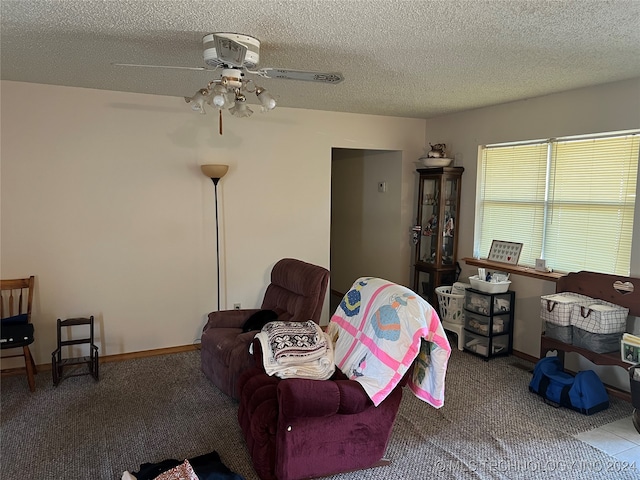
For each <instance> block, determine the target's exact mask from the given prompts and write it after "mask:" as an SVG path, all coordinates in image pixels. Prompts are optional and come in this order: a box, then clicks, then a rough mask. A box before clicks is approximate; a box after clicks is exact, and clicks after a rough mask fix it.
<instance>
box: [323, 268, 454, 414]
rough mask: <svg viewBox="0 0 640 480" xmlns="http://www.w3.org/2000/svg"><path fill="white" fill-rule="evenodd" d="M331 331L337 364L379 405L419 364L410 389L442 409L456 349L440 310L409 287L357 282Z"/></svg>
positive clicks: (333, 320) (376, 280) (370, 280)
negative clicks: (451, 361)
mask: <svg viewBox="0 0 640 480" xmlns="http://www.w3.org/2000/svg"><path fill="white" fill-rule="evenodd" d="M327 333H328V334H329V336H330V337H331V338H332V339H333V340H334V341H335V347H334V349H335V363H336V366H337V367H338V368H340V370H342V372H343V373H344V374H345V375H347V376H348V377H349V378H350V379H352V380H355V381H357V382H359V383H360V384H361V385H362V387H363V388H364V390H365V391H366V392H367V394H368V395H369V397H370V398H371V400H372V401H373V403H374V404H375V405H376V406H377V405H379V404H380V402H382V401H383V400H384V399H385V398H386V397H387V395H389V393H391V391H392V390H393V389H394V388H395V387H396V386H397V385H398V383H399V382H400V380H401V379H402V377H403V376H404V375H405V373H406V372H407V371H408V370H409V368H410V367H411V366H412V365H413V371H412V374H411V377H410V378H409V379H408V383H407V385H408V387H409V388H410V389H411V391H412V392H413V393H414V394H415V395H416V397H418V398H419V399H421V400H424V401H425V402H427V403H429V404H430V405H432V406H434V407H436V408H440V407H442V405H443V404H444V384H445V376H446V372H447V363H448V361H449V356H450V355H451V347H450V345H449V341H448V340H447V336H446V335H445V332H444V329H443V328H442V324H441V323H440V318H439V317H438V314H437V312H436V311H435V309H434V308H433V307H432V306H431V305H430V304H429V303H428V302H427V301H426V300H424V299H423V298H422V297H420V295H418V294H416V293H415V292H413V291H412V290H410V289H408V288H407V287H403V286H401V285H397V284H395V283H392V282H389V281H387V280H383V279H381V278H374V277H362V278H359V279H358V280H356V281H355V283H354V284H353V286H352V287H351V289H350V290H349V292H347V294H346V295H345V296H344V298H343V299H342V301H341V303H340V306H338V308H337V309H336V312H335V313H334V315H333V317H331V321H330V322H329V326H328V327H327Z"/></svg>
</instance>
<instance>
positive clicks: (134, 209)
mask: <svg viewBox="0 0 640 480" xmlns="http://www.w3.org/2000/svg"><path fill="white" fill-rule="evenodd" d="M0 86H1V95H2V99H1V100H2V102H1V120H2V124H1V126H2V129H1V142H2V164H1V197H0V198H1V237H0V240H1V245H0V246H1V256H0V270H1V272H0V273H1V275H2V278H16V277H22V276H28V275H35V276H36V296H35V301H34V313H33V322H34V324H35V325H36V342H35V344H34V346H33V351H34V354H35V358H36V361H37V362H38V363H48V362H49V361H50V358H51V357H50V354H51V352H52V351H53V350H54V348H55V335H56V333H55V321H56V318H66V317H71V316H88V315H94V316H95V317H96V320H97V323H98V327H97V328H98V337H99V338H98V340H99V342H98V345H99V347H100V353H101V355H111V354H118V353H125V352H134V351H141V350H147V349H154V348H163V347H171V346H177V345H185V344H190V343H192V342H194V341H196V340H197V339H198V338H199V335H200V331H201V329H202V326H203V325H204V322H205V317H206V314H207V313H208V312H210V311H212V310H214V309H215V308H216V269H215V265H216V261H215V222H214V197H213V185H212V182H211V180H209V179H207V178H205V177H204V176H203V175H202V174H201V173H200V168H199V166H200V165H201V164H204V163H225V164H229V165H230V169H229V173H228V174H227V175H226V176H225V177H224V178H223V179H222V180H221V181H220V184H219V198H220V212H221V218H220V222H221V231H222V238H221V243H222V254H223V257H224V259H225V261H224V263H223V275H222V279H223V280H222V282H221V283H222V308H225V307H231V305H232V304H234V303H238V302H239V303H242V306H243V307H247V308H249V307H257V306H258V305H259V302H260V301H261V299H262V296H263V294H264V288H265V287H266V284H267V282H268V278H269V273H270V271H271V267H272V266H273V264H274V263H275V262H276V261H277V260H279V259H280V258H283V257H295V258H300V259H302V260H305V261H308V262H312V263H316V264H319V265H322V266H325V267H328V266H329V239H330V231H329V225H330V199H331V196H330V181H331V149H332V148H333V147H341V148H362V149H371V150H397V151H400V152H402V174H401V175H402V182H401V189H402V190H401V194H400V195H401V197H402V199H403V200H402V205H403V209H402V210H401V211H400V212H399V215H400V218H401V222H400V223H401V225H402V227H401V228H402V230H403V231H406V232H408V231H409V227H410V225H411V223H412V221H413V218H412V217H413V211H412V208H411V199H412V198H413V192H414V189H415V185H414V183H415V178H414V176H413V170H414V165H413V162H414V160H415V159H416V158H417V157H418V156H419V155H420V153H421V152H422V147H423V145H424V126H425V121H424V120H416V119H402V118H393V117H381V116H368V115H352V114H340V113H331V112H320V111H311V110H300V109H286V108H278V109H276V110H275V111H273V112H270V113H269V114H265V115H261V114H259V113H256V114H255V115H253V116H252V117H251V118H249V119H236V118H234V117H232V116H230V115H226V116H225V120H224V135H223V136H219V135H218V133H217V115H206V116H200V115H197V114H195V113H192V112H191V111H190V109H189V108H188V106H186V105H185V103H184V100H182V99H181V98H172V97H163V96H152V95H140V94H130V93H120V92H109V91H99V90H89V89H80V88H69V87H59V86H48V85H36V84H27V83H20V82H10V81H3V82H1V84H0ZM400 250H401V253H400V257H401V258H402V261H403V262H404V264H405V265H407V278H408V265H409V262H410V259H409V257H410V246H409V242H408V241H407V242H405V244H404V245H401V247H400ZM328 314H329V313H328V300H327V302H326V308H325V311H324V312H323V320H325V321H326V319H327V318H328Z"/></svg>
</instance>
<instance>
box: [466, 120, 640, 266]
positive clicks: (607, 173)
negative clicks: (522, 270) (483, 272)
mask: <svg viewBox="0 0 640 480" xmlns="http://www.w3.org/2000/svg"><path fill="white" fill-rule="evenodd" d="M639 144H640V139H639V135H638V134H637V133H636V132H634V134H629V135H617V136H609V137H597V138H566V139H557V140H549V141H544V142H539V143H529V144H520V145H517V144H514V145H508V146H488V147H484V148H483V149H482V154H481V158H480V188H479V189H478V195H479V198H478V205H479V208H478V209H477V210H478V221H479V222H480V223H479V228H478V229H477V230H478V231H479V232H480V235H479V238H477V239H476V249H475V250H476V251H475V252H474V254H475V255H476V256H480V257H486V256H487V255H488V253H489V249H490V248H491V242H492V240H494V239H495V240H506V241H513V242H522V243H523V244H524V246H523V251H522V254H521V256H520V264H522V265H530V266H533V265H534V264H535V259H536V258H545V259H546V260H547V263H548V264H549V265H551V266H552V267H553V268H554V269H555V270H559V271H578V270H591V271H596V272H602V273H612V274H619V275H629V268H630V259H631V245H632V231H633V215H634V209H635V203H636V188H637V185H636V183H637V175H638V155H639Z"/></svg>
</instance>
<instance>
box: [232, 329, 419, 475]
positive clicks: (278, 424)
mask: <svg viewBox="0 0 640 480" xmlns="http://www.w3.org/2000/svg"><path fill="white" fill-rule="evenodd" d="M253 348H254V351H255V357H256V365H255V366H254V367H252V368H251V369H249V370H247V371H246V372H245V373H243V374H242V376H241V377H240V381H239V389H240V406H239V408H238V421H239V423H240V427H241V429H242V433H243V435H244V438H245V441H246V444H247V448H248V450H249V455H250V456H251V460H252V462H253V467H254V469H255V471H256V473H257V474H258V476H259V477H260V478H261V479H262V480H275V479H278V480H298V479H303V478H314V477H323V476H327V475H331V474H334V473H339V472H346V471H351V470H359V469H363V468H369V467H373V466H376V465H381V464H384V461H381V460H382V457H383V455H384V452H385V450H386V448H387V443H388V442H389V438H390V437H391V431H392V428H393V424H394V422H395V419H396V415H397V413H398V409H399V408H400V401H401V399H402V385H404V383H405V382H404V381H403V382H401V383H400V385H398V386H397V387H396V388H395V389H394V390H393V391H392V392H391V393H390V394H389V396H388V397H387V398H385V399H384V400H383V401H382V402H381V403H380V405H378V406H377V407H375V406H374V405H373V402H372V401H371V400H370V399H369V397H368V396H367V394H366V392H365V391H364V389H363V388H362V386H361V385H360V384H359V383H358V382H355V381H353V380H349V379H348V378H347V377H346V376H345V375H344V374H343V373H342V372H341V371H340V370H339V369H336V372H335V373H334V375H333V377H332V378H331V379H329V380H308V379H301V378H289V379H285V380H281V379H279V378H277V377H270V376H268V375H267V374H266V373H265V372H264V368H263V367H262V352H261V349H260V342H259V341H257V340H256V341H255V342H254V344H253ZM406 378H407V377H406V376H405V379H406Z"/></svg>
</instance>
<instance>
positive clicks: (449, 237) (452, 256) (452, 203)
mask: <svg viewBox="0 0 640 480" xmlns="http://www.w3.org/2000/svg"><path fill="white" fill-rule="evenodd" d="M458 189H459V179H458V178H445V180H444V223H443V227H442V265H453V264H454V263H456V241H455V240H456V238H455V237H456V226H457V225H456V220H457V219H456V216H457V212H458Z"/></svg>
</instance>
